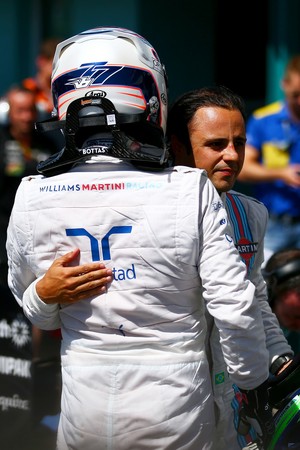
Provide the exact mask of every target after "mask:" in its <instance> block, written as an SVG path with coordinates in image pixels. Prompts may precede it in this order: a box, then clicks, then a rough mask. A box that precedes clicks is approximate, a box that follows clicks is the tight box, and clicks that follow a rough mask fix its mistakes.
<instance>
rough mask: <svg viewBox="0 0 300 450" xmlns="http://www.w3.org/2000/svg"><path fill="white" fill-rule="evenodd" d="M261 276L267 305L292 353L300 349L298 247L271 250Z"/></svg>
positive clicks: (299, 250)
mask: <svg viewBox="0 0 300 450" xmlns="http://www.w3.org/2000/svg"><path fill="white" fill-rule="evenodd" d="M264 277H265V280H266V282H267V286H268V292H269V301H270V306H271V308H272V310H273V311H274V313H275V314H276V316H277V317H278V320H279V323H280V325H281V326H282V328H283V331H284V333H285V335H286V338H287V340H288V342H289V343H290V345H291V347H292V348H293V350H294V352H295V353H299V351H300V248H290V249H285V250H280V251H278V252H276V253H274V254H273V255H272V256H271V258H270V259H269V260H268V261H267V263H266V266H265V270H264Z"/></svg>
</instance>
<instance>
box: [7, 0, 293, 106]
mask: <svg viewBox="0 0 300 450" xmlns="http://www.w3.org/2000/svg"><path fill="white" fill-rule="evenodd" d="M299 18H300V2H299V0H252V1H248V2H241V1H240V0H232V1H230V0H227V1H225V0H184V1H181V0H152V1H151V2H149V1H146V0H114V1H104V0H80V1H79V0H27V1H26V2H24V1H23V0H9V1H6V2H1V14H0V45H1V58H2V63H1V77H0V96H1V95H2V94H3V93H4V92H5V91H6V90H7V89H8V88H9V86H10V85H11V84H13V83H18V82H20V80H22V79H23V78H25V77H28V76H31V75H33V74H34V73H35V70H36V67H35V58H36V55H37V54H38V51H39V45H40V43H41V41H43V40H44V39H46V38H49V37H54V36H55V37H59V38H61V39H64V38H67V37H70V36H72V35H74V34H77V33H79V32H80V31H83V30H86V29H88V28H93V27H97V26H103V25H110V26H111V25H116V26H121V27H125V28H130V29H132V30H134V31H136V32H138V33H140V34H142V35H143V36H144V37H146V38H147V39H148V40H149V41H150V43H151V44H152V45H153V46H154V47H155V49H156V50H157V52H158V54H159V55H160V58H161V60H162V61H163V63H164V64H165V66H166V69H167V73H168V76H169V82H170V100H171V101H172V100H173V99H174V98H175V97H176V96H177V95H179V94H181V93H182V92H183V91H186V90H188V89H192V88H195V87H200V86H202V85H205V84H214V83H222V84H225V85H227V86H228V87H231V88H232V89H234V90H235V91H236V92H238V93H239V94H240V95H242V96H243V97H244V99H245V101H246V106H247V109H248V112H251V111H252V110H253V109H254V108H256V107H257V106H260V105H262V104H264V103H266V102H269V101H273V100H277V99H278V98H281V95H282V93H281V91H280V83H279V80H280V77H281V75H282V71H283V68H284V65H285V63H286V61H287V59H288V58H289V57H290V55H292V54H294V53H297V52H300V36H299V34H300V27H299Z"/></svg>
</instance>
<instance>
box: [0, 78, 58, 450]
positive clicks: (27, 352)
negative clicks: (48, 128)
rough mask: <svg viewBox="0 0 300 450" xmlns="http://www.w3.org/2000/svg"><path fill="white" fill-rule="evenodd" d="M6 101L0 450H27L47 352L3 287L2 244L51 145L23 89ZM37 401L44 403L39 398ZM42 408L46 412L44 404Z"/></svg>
mask: <svg viewBox="0 0 300 450" xmlns="http://www.w3.org/2000/svg"><path fill="white" fill-rule="evenodd" d="M6 98H7V101H8V103H9V111H8V122H7V124H6V125H3V126H1V127H0V292H1V302H0V359H1V365H0V398H1V400H2V402H3V404H2V405H1V408H0V447H1V449H3V450H14V449H19V448H22V449H26V450H27V447H26V445H27V443H28V446H29V447H28V448H30V450H31V449H32V448H33V447H32V444H29V439H30V440H31V439H32V435H31V433H30V432H31V424H32V415H33V413H34V414H35V415H37V416H38V415H40V416H41V414H43V413H44V412H43V413H41V411H38V410H36V412H34V411H33V404H34V402H32V392H33V389H34V391H36V389H38V388H39V385H37V386H36V385H35V383H34V380H35V378H36V376H35V373H37V368H36V367H37V366H36V365H35V361H36V362H38V361H39V360H40V358H41V357H42V358H43V359H46V360H47V359H48V360H49V353H48V354H43V355H41V352H42V350H41V348H38V347H40V345H42V340H43V338H44V339H46V338H48V336H46V335H45V334H42V333H41V332H40V331H39V330H35V329H32V327H31V324H30V322H29V321H28V320H27V319H26V318H25V316H24V315H23V311H22V309H21V308H20V307H18V305H16V302H15V301H14V298H13V296H12V294H11V291H10V289H9V288H8V284H7V271H8V269H7V254H6V248H5V243H6V230H7V226H8V221H9V216H10V213H11V209H12V206H13V203H14V198H15V193H16V191H17V188H18V186H19V183H20V181H21V179H22V177H23V176H26V175H31V174H35V173H36V165H37V163H38V162H39V161H41V160H44V159H45V158H47V157H49V156H50V155H51V154H52V153H53V151H54V144H53V142H52V141H51V140H49V139H47V138H46V137H45V136H40V135H38V134H37V133H36V131H35V129H34V123H35V120H36V119H37V111H36V103H35V95H34V93H33V92H32V91H30V90H28V89H26V88H24V87H23V86H12V87H11V89H10V90H9V91H8V92H7V94H6ZM33 333H34V334H33ZM33 335H34V336H35V337H36V339H33ZM59 343H60V340H59V339H52V346H51V352H52V355H53V356H54V354H55V355H59V349H56V348H55V347H58V346H59ZM32 361H34V365H33V366H32ZM58 382H59V380H58ZM47 389H48V391H47V390H46V391H44V392H46V393H48V392H50V394H49V395H52V401H54V395H53V389H52V387H51V386H49V387H48V388H47ZM58 395H59V393H58ZM35 397H36V398H37V396H36V395H35ZM41 400H42V401H45V394H44V395H43V397H42V399H41ZM48 405H49V404H48ZM45 409H46V411H47V406H46V405H45ZM50 409H51V408H49V410H50ZM12 424H13V425H12ZM20 446H21V447H20Z"/></svg>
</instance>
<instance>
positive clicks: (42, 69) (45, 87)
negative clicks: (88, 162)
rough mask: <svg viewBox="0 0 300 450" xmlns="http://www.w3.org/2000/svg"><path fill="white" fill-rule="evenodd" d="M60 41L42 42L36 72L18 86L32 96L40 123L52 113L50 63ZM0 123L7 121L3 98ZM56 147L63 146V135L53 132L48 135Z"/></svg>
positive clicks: (6, 108)
mask: <svg viewBox="0 0 300 450" xmlns="http://www.w3.org/2000/svg"><path fill="white" fill-rule="evenodd" d="M59 42H60V39H58V38H57V37H50V38H47V39H45V40H43V41H42V43H41V45H40V49H39V53H38V55H37V57H36V59H35V66H36V72H35V74H34V75H33V76H30V77H26V78H24V79H23V80H22V81H21V82H20V85H21V86H22V87H24V88H26V89H28V90H29V91H31V92H32V93H33V94H34V97H35V106H36V121H37V122H41V121H43V120H48V119H49V118H51V114H52V111H53V99H52V93H51V73H52V61H53V57H54V53H55V49H56V46H57V44H58V43H59ZM0 110H1V113H0V123H2V124H7V121H8V119H9V115H8V111H9V101H8V99H7V98H6V96H3V98H2V100H1V102H0ZM48 138H51V139H52V140H53V141H54V143H55V144H56V146H59V147H62V146H63V142H64V141H63V135H62V133H61V132H60V131H58V130H54V131H51V132H50V133H48Z"/></svg>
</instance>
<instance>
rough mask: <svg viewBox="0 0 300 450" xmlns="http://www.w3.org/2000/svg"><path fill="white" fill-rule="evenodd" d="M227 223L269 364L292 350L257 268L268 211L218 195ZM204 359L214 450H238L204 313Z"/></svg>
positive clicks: (225, 378)
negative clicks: (210, 396)
mask: <svg viewBox="0 0 300 450" xmlns="http://www.w3.org/2000/svg"><path fill="white" fill-rule="evenodd" d="M221 198H222V201H223V203H224V204H225V205H226V210H227V215H228V219H229V222H230V223H231V226H232V230H233V235H234V242H235V245H236V247H237V249H238V251H239V253H240V256H241V258H242V260H243V261H244V263H245V265H246V267H247V274H248V278H249V279H250V280H251V282H252V283H253V284H254V286H255V297H256V298H257V300H258V302H259V305H260V308H261V311H262V316H263V323H264V328H265V333H266V345H267V349H268V351H269V365H271V364H272V362H273V361H274V360H275V359H276V358H277V357H278V356H280V355H283V354H291V355H293V351H292V349H291V347H290V345H289V344H288V343H287V340H286V338H285V337H284V334H283V332H282V330H281V328H280V326H279V323H278V320H277V318H276V316H275V314H273V312H272V310H271V308H270V306H269V303H268V296H267V289H266V283H265V281H264V278H263V276H262V272H261V265H262V262H263V258H264V235H265V229H266V226H267V221H268V211H267V209H266V207H265V206H264V205H263V204H262V203H261V202H259V201H258V200H256V199H254V198H252V197H249V196H247V195H244V194H241V193H239V192H236V191H230V192H229V193H227V194H225V193H223V194H221ZM207 321H208V330H209V333H208V335H207V344H208V356H209V359H210V365H211V374H212V385H213V390H214V398H215V409H216V411H215V413H216V420H217V440H216V441H217V442H216V446H215V449H216V450H229V449H230V450H240V446H239V444H238V441H237V434H236V430H235V428H234V423H233V409H232V407H231V401H232V398H233V395H234V392H233V389H232V384H233V382H232V379H230V378H229V375H228V373H227V370H226V363H225V362H224V358H223V354H222V349H221V346H220V343H219V332H218V329H217V327H216V326H215V324H214V320H213V318H212V317H211V316H210V315H209V314H207Z"/></svg>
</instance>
